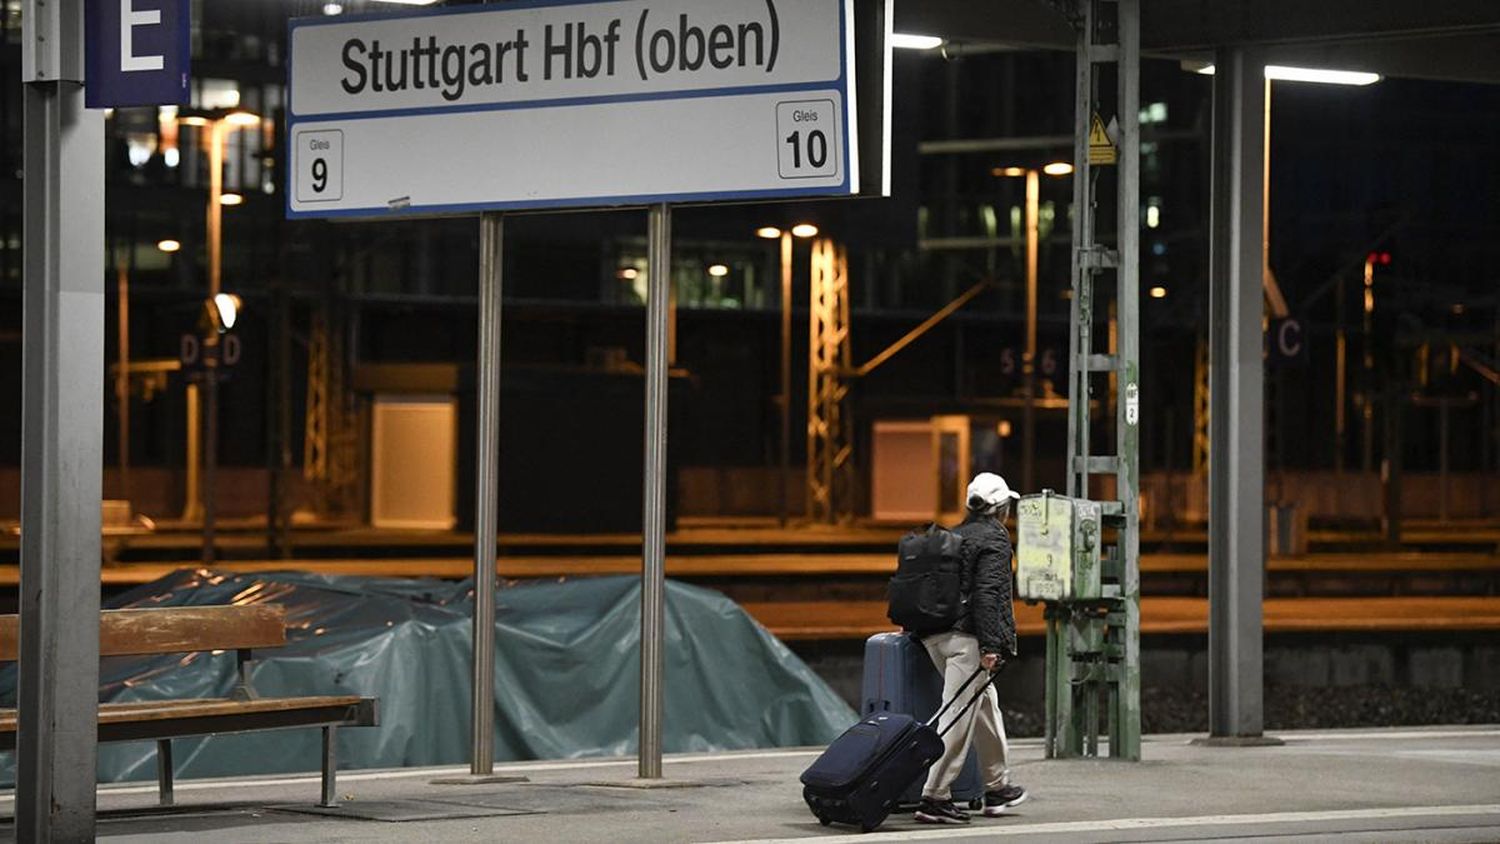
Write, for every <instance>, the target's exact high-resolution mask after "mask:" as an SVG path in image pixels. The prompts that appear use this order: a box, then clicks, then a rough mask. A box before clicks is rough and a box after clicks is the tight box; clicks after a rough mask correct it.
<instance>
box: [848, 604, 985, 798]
mask: <svg viewBox="0 0 1500 844" xmlns="http://www.w3.org/2000/svg"><path fill="white" fill-rule="evenodd" d="M860 698H861V705H860V710H859V713H860V715H861V716H869V715H873V714H875V713H879V712H896V713H900V714H903V715H910V716H911V717H913V718H915V719H917V720H919V721H925V720H926V719H928V718H930V717H931V716H932V713H934V712H936V711H937V708H938V706H939V705H940V704H941V703H942V702H943V701H942V698H943V676H942V675H941V674H939V673H938V670H937V666H935V665H933V664H932V658H931V657H930V656H928V655H927V649H926V648H924V647H922V643H921V642H920V641H918V640H917V639H916V638H915V637H914V636H912V635H911V634H909V633H877V634H875V635H874V636H871V637H870V638H869V639H868V640H866V641H865V667H864V680H863V683H861V690H860ZM922 784H923V783H922V781H921V780H917V781H915V782H913V783H912V784H911V786H910V787H909V788H907V790H906V791H905V792H904V793H902V795H901V798H900V800H899V801H898V803H897V805H898V808H900V809H909V808H912V807H915V806H916V805H917V804H918V803H919V802H921V800H922ZM953 802H955V803H959V804H963V803H968V804H969V808H971V809H977V808H980V807H982V806H983V805H984V783H983V782H981V781H980V779H979V754H978V752H977V751H975V749H974V748H972V747H971V748H969V756H968V758H967V759H965V760H964V766H963V768H962V769H961V770H960V771H959V774H958V779H956V780H954V781H953ZM976 804H977V805H976Z"/></svg>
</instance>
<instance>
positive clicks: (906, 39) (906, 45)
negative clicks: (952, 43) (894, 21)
mask: <svg viewBox="0 0 1500 844" xmlns="http://www.w3.org/2000/svg"><path fill="white" fill-rule="evenodd" d="M891 46H892V47H895V48H896V49H898V50H932V49H936V48H938V47H941V46H943V39H941V38H939V37H937V36H936V35H912V34H910V33H906V32H897V33H895V34H893V35H891Z"/></svg>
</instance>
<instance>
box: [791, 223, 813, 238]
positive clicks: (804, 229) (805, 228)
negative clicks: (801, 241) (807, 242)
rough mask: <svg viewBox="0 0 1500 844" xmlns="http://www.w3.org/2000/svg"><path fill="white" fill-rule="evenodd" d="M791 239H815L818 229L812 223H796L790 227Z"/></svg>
mask: <svg viewBox="0 0 1500 844" xmlns="http://www.w3.org/2000/svg"><path fill="white" fill-rule="evenodd" d="M792 236H793V237H817V236H818V227H817V226H815V225H813V224H812V223H798V224H797V225H795V226H792Z"/></svg>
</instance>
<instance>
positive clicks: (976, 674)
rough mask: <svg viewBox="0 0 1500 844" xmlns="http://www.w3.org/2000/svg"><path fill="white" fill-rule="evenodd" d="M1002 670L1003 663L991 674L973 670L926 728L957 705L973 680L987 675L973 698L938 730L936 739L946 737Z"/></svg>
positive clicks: (928, 721)
mask: <svg viewBox="0 0 1500 844" xmlns="http://www.w3.org/2000/svg"><path fill="white" fill-rule="evenodd" d="M1003 670H1005V663H1003V662H1002V663H1000V667H999V668H996V669H995V670H994V671H992V672H986V671H985V670H984V666H980V667H979V668H976V669H974V673H973V674H970V675H969V679H967V680H965V681H964V682H963V685H961V686H959V687H958V691H956V692H954V693H953V697H952V698H951V699H949V700H948V701H947V702H946V703H944V704H943V708H942V709H939V710H938V711H937V714H936V715H934V716H932V717H931V718H929V719H927V726H929V727H931V726H933V725H935V724H937V723H938V721H939V719H941V718H942V717H943V713H945V712H947V711H948V710H949V709H951V708H952V707H953V704H955V703H958V699H959V698H961V697H963V695H964V690H965V689H967V688H969V685H970V684H971V683H973V682H974V680H975V679H976V678H978V677H979V675H981V674H985V673H988V674H989V677H988V678H987V679H986V680H985V681H984V682H983V683H980V684H979V690H978V691H976V692H974V696H973V697H971V698H969V702H968V703H966V704H964V706H963V708H962V709H960V710H958V714H957V715H954V716H953V720H952V721H949V722H948V726H946V727H944V728H943V729H941V730H938V738H942V737H943V736H946V735H948V732H949V731H950V730H952V729H953V727H954V725H955V724H957V723H958V722H959V721H962V720H963V719H964V716H965V715H967V714H969V710H970V709H973V708H974V704H976V703H978V702H979V699H980V698H982V697H984V693H985V692H986V691H988V690H989V688H990V686H992V685H994V684H995V680H996V678H998V677H999V676H1000V672H1001V671H1003Z"/></svg>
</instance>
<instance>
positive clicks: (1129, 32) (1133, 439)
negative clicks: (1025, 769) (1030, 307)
mask: <svg viewBox="0 0 1500 844" xmlns="http://www.w3.org/2000/svg"><path fill="white" fill-rule="evenodd" d="M1118 8H1119V38H1120V65H1119V67H1120V71H1119V115H1118V120H1119V123H1120V175H1119V178H1120V181H1119V203H1118V205H1117V212H1116V213H1117V214H1118V215H1119V217H1118V231H1119V250H1120V267H1119V289H1118V291H1117V298H1116V300H1115V301H1116V304H1117V306H1118V307H1117V313H1118V319H1119V329H1118V330H1119V345H1118V346H1117V349H1118V354H1119V356H1120V361H1119V375H1120V382H1121V383H1120V392H1121V398H1122V399H1123V401H1120V402H1118V403H1117V404H1116V406H1115V414H1116V417H1115V418H1116V425H1115V431H1116V444H1115V445H1116V448H1117V449H1118V451H1117V452H1116V453H1117V454H1119V456H1120V473H1119V475H1118V477H1117V479H1116V480H1117V483H1116V485H1115V489H1116V497H1117V498H1119V500H1120V506H1121V508H1122V509H1123V511H1124V517H1125V529H1124V530H1122V531H1120V534H1119V537H1120V538H1119V544H1120V552H1121V558H1122V559H1121V561H1120V562H1121V566H1122V571H1121V574H1120V597H1121V599H1122V604H1123V606H1122V610H1123V613H1122V614H1123V615H1124V625H1123V628H1124V629H1123V630H1122V631H1121V638H1122V640H1123V641H1122V642H1121V644H1122V645H1123V650H1124V653H1123V654H1122V655H1121V661H1120V668H1119V671H1120V675H1119V685H1118V686H1117V688H1116V692H1117V694H1115V695H1113V696H1112V702H1113V703H1114V704H1115V706H1113V707H1111V715H1112V718H1111V728H1110V736H1109V752H1110V755H1111V756H1117V757H1121V758H1125V759H1131V760H1139V759H1140V758H1141V572H1140V558H1141V547H1140V546H1141V532H1140V512H1141V511H1140V504H1139V497H1140V485H1141V472H1140V452H1141V442H1140V417H1141V413H1142V410H1143V409H1144V402H1142V401H1141V396H1140V368H1141V318H1140V317H1141V272H1140V254H1141V249H1140V246H1141V220H1140V216H1141V203H1140V197H1141V133H1140V100H1141V93H1140V92H1141V88H1140V71H1141V2H1140V0H1120V4H1119V7H1118Z"/></svg>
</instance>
